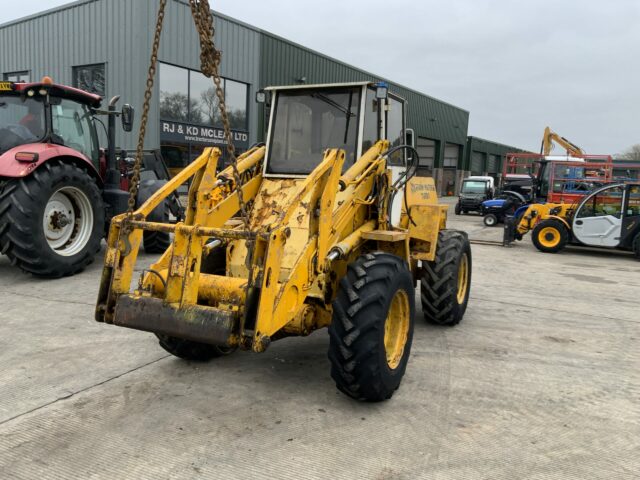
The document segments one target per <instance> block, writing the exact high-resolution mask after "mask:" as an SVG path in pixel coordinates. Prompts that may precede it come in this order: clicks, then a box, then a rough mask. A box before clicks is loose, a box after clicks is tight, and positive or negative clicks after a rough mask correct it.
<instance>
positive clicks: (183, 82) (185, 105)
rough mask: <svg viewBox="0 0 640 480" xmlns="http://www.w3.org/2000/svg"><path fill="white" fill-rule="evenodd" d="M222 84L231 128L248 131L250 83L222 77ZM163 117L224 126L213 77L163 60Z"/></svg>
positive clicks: (161, 105) (178, 120) (161, 80)
mask: <svg viewBox="0 0 640 480" xmlns="http://www.w3.org/2000/svg"><path fill="white" fill-rule="evenodd" d="M222 87H223V89H224V96H225V104H226V107H227V113H228V115H229V123H230V124H231V128H232V129H234V130H243V131H246V130H247V129H248V128H247V127H248V125H247V103H248V93H249V88H248V85H247V84H246V83H241V82H236V81H234V80H229V79H226V78H223V79H222ZM160 118H162V119H163V120H172V121H174V122H184V123H191V124H194V125H207V126H211V127H222V120H221V118H220V108H219V103H218V98H217V96H216V90H215V85H214V83H213V80H212V79H211V78H207V77H205V76H204V75H203V74H202V73H200V72H197V71H195V70H189V69H186V68H181V67H175V66H173V65H168V64H166V63H161V64H160Z"/></svg>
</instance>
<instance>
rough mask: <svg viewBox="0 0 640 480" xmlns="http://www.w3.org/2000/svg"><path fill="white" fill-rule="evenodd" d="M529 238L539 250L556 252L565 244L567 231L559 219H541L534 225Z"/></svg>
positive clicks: (567, 236) (567, 237)
mask: <svg viewBox="0 0 640 480" xmlns="http://www.w3.org/2000/svg"><path fill="white" fill-rule="evenodd" d="M531 240H533V244H534V245H535V247H536V248H537V249H538V250H540V251H541V252H545V253H556V252H559V251H560V250H562V249H563V248H564V247H565V246H566V245H567V242H568V241H569V232H568V231H567V227H565V225H564V223H562V222H561V221H560V220H556V219H555V218H549V219H547V220H542V221H541V222H539V223H538V224H537V225H536V226H535V228H534V229H533V232H532V234H531Z"/></svg>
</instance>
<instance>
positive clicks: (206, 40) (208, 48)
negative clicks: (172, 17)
mask: <svg viewBox="0 0 640 480" xmlns="http://www.w3.org/2000/svg"><path fill="white" fill-rule="evenodd" d="M189 6H190V7H191V15H192V16H193V21H194V23H195V25H196V30H197V31H198V38H199V40H200V64H201V66H200V69H201V71H202V74H203V75H205V76H206V77H213V83H214V84H215V89H216V97H217V98H218V105H219V107H220V116H221V117H222V126H223V128H224V138H225V140H226V141H227V153H228V154H229V158H230V160H231V170H232V172H233V181H234V182H235V184H236V192H237V195H238V204H239V206H240V215H241V217H242V222H243V223H244V227H245V229H246V230H249V215H248V213H247V205H246V203H245V201H244V196H243V194H242V179H241V178H240V172H239V171H238V159H237V158H236V148H235V146H234V144H233V139H232V136H231V126H230V124H229V115H228V113H227V105H226V103H225V100H224V90H223V89H222V80H221V78H220V60H221V58H222V56H221V53H220V51H219V50H218V49H216V47H215V45H214V43H213V37H214V35H215V28H214V26H213V14H212V13H211V7H210V6H209V2H208V0H189Z"/></svg>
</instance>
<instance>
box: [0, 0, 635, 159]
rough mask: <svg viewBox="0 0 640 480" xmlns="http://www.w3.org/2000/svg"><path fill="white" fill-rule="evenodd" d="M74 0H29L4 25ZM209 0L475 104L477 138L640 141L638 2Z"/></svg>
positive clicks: (462, 103)
mask: <svg viewBox="0 0 640 480" xmlns="http://www.w3.org/2000/svg"><path fill="white" fill-rule="evenodd" d="M137 1H144V0H137ZM64 3H68V2H66V1H56V0H20V2H16V3H13V5H14V8H11V9H2V10H1V11H0V23H4V22H6V21H9V20H12V19H14V18H18V17H22V16H25V15H29V14H32V13H36V12H38V11H41V10H44V9H46V8H51V7H54V6H56V5H60V4H64ZM210 4H211V6H212V8H213V9H215V10H217V11H220V12H222V13H225V14H227V15H229V16H232V17H235V18H238V19H240V20H242V21H245V22H247V23H250V24H252V25H255V26H257V27H259V28H262V29H264V30H267V31H270V32H272V33H275V34H277V35H280V36H282V37H285V38H287V39H290V40H293V41H295V42H298V43H300V44H302V45H304V46H307V47H309V48H312V49H315V50H318V51H320V52H322V53H324V54H326V55H329V56H332V57H335V58H337V59H339V60H342V61H345V62H347V63H350V64H353V65H355V66H357V67H360V68H363V69H365V70H368V71H370V72H372V73H374V74H377V75H380V76H383V77H387V78H389V79H390V80H394V81H396V82H398V83H401V84H403V85H406V86H408V87H411V88H414V89H416V90H419V91H421V92H424V93H426V94H428V95H431V96H433V97H436V98H439V99H441V100H445V101H447V102H450V103H453V104H454V105H457V106H459V107H462V108H464V109H465V110H468V111H469V112H471V115H470V123H469V135H475V136H478V137H483V138H487V139H490V140H494V141H498V142H502V143H506V144H509V145H513V146H518V147H522V148H527V149H530V150H534V151H537V150H539V148H540V140H541V137H542V131H543V129H544V127H545V126H546V125H549V126H551V128H552V129H553V130H555V131H556V132H558V133H560V134H561V135H563V136H565V137H567V138H568V139H570V140H571V141H573V142H574V143H576V144H578V145H579V146H581V147H582V148H583V149H584V150H585V151H587V152H588V153H602V154H604V153H616V152H620V151H622V150H624V149H626V148H627V147H629V146H630V145H632V144H634V143H640V0H612V1H609V2H603V1H601V0H571V1H569V0H564V1H563V0H555V1H553V0H530V1H514V0H448V1H441V0H439V1H436V0H422V1H420V0H411V1H410V0H395V1H394V2H389V1H379V0H369V1H363V0H351V1H347V0H323V1H322V2H305V1H302V0H266V1H265V0H261V1H256V0H245V1H241V0H210ZM96 21H99V19H96ZM3 48H7V46H3ZM409 108H411V107H409Z"/></svg>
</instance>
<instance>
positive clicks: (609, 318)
mask: <svg viewBox="0 0 640 480" xmlns="http://www.w3.org/2000/svg"><path fill="white" fill-rule="evenodd" d="M469 298H470V299H471V300H473V301H479V302H489V303H500V304H503V305H511V306H514V307H526V308H532V309H534V310H540V309H542V310H548V311H550V312H555V313H567V314H571V315H574V314H575V313H576V312H575V311H570V310H560V309H557V308H549V307H548V306H547V305H545V306H543V307H540V306H539V305H529V304H526V303H516V302H505V301H504V300H491V299H489V298H481V297H474V296H469ZM580 315H584V316H585V317H592V318H606V319H607V320H614V321H617V322H629V323H638V324H640V321H635V320H631V319H628V318H618V317H609V316H607V315H594V314H593V313H583V312H580Z"/></svg>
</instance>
